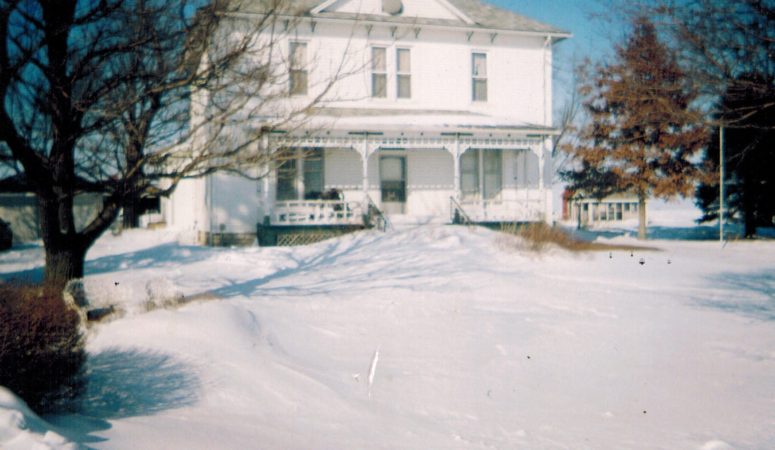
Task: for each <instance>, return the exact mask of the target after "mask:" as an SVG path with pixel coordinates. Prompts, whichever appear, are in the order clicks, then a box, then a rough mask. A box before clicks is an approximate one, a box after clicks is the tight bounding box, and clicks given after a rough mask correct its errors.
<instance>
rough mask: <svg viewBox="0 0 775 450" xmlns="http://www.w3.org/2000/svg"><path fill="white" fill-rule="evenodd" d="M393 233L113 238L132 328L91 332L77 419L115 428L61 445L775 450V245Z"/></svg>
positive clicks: (111, 272) (109, 265) (92, 269)
mask: <svg viewBox="0 0 775 450" xmlns="http://www.w3.org/2000/svg"><path fill="white" fill-rule="evenodd" d="M396 228H397V229H396V230H393V231H390V232H388V233H380V232H376V231H364V232H359V233H355V234H351V235H347V236H343V237H341V238H338V239H331V240H328V241H323V242H320V243H317V244H315V245H310V246H305V247H296V248H255V247H252V248H241V249H221V248H202V247H190V246H186V245H181V244H178V243H177V242H175V241H170V240H168V239H166V238H162V237H159V236H157V235H153V234H150V235H147V242H146V241H144V239H145V238H144V237H143V236H146V235H144V234H136V235H134V237H133V238H134V239H136V240H137V241H138V242H136V243H135V244H133V243H132V242H128V241H127V240H126V237H124V236H121V237H113V236H109V237H105V238H103V239H101V240H100V241H99V242H98V243H97V245H96V246H95V248H94V249H93V250H92V252H90V256H89V258H90V260H89V262H88V264H87V277H86V279H85V283H86V284H87V287H88V286H89V285H90V286H93V289H94V290H95V292H97V293H98V294H97V295H98V296H101V297H102V298H103V299H104V300H105V301H111V302H117V303H118V304H119V306H122V307H123V308H125V309H126V310H127V311H129V312H130V313H129V314H126V315H125V316H123V317H121V318H119V319H117V320H114V321H112V322H108V323H103V324H99V325H97V326H95V327H93V328H92V329H91V330H90V333H91V335H90V337H89V340H88V344H87V350H88V352H89V355H90V360H89V367H88V370H89V372H88V373H89V375H88V379H89V385H88V387H87V393H86V395H85V396H84V398H83V399H82V400H83V405H82V410H81V414H82V415H85V416H88V417H89V418H94V419H95V420H98V421H102V422H106V423H109V425H110V426H107V427H101V428H97V427H90V428H88V429H87V430H86V431H83V432H82V433H81V435H84V434H86V435H87V436H84V439H83V440H81V439H79V438H77V436H76V437H73V436H74V435H73V434H69V433H65V429H66V430H67V431H71V430H70V428H67V426H66V425H62V424H63V423H64V424H67V423H68V421H67V420H64V421H63V422H59V421H57V422H54V423H55V424H56V425H57V426H60V427H61V428H60V429H59V430H60V431H59V432H58V433H59V434H60V435H65V436H70V439H71V440H77V441H78V442H85V443H87V444H88V445H90V446H94V447H96V448H111V449H124V448H126V449H132V448H158V447H161V446H163V447H165V448H186V449H199V448H202V449H206V448H224V449H237V448H255V447H256V446H260V447H262V448H269V449H273V448H278V449H306V448H332V449H333V448H336V449H360V448H385V449H387V448H445V449H446V448H449V449H471V448H473V449H484V448H539V449H540V448H626V449H651V448H687V449H702V450H711V449H714V450H720V449H724V448H773V447H775V436H774V435H773V433H772V431H771V430H772V429H773V426H774V425H775V423H774V422H773V420H772V405H773V404H774V403H775V379H774V378H773V377H772V374H773V373H775V352H773V350H772V349H773V348H775V329H774V328H773V327H772V321H773V320H775V303H773V300H772V292H774V291H775V277H774V276H773V274H774V273H775V242H763V241H758V242H730V243H728V244H727V245H726V246H723V247H722V246H721V245H719V244H718V243H717V242H683V241H657V242H650V243H649V244H650V245H654V246H656V247H658V250H657V251H642V252H641V251H636V252H634V253H633V254H632V255H631V254H630V252H625V251H613V252H602V253H577V254H572V253H568V252H561V251H553V252H546V253H543V254H541V255H539V256H536V255H535V254H531V253H526V252H524V251H520V250H518V249H515V248H514V247H513V246H512V247H508V246H504V245H502V244H499V242H498V237H499V233H496V232H493V231H490V230H485V229H481V228H473V229H469V228H466V227H453V226H442V225H436V224H429V225H425V226H419V227H413V226H408V225H407V224H401V226H399V227H396ZM620 239H625V238H620ZM29 251H30V252H34V251H35V249H29ZM33 259H34V257H33V256H30V255H28V254H26V253H25V254H24V255H20V257H19V261H27V262H29V261H30V260H33ZM38 261H39V262H40V259H39V260H38ZM640 261H643V264H641V263H640ZM13 264H14V263H13V261H9V260H2V257H0V271H2V270H5V271H6V272H7V271H8V269H9V268H10V267H12V266H13ZM25 264H26V262H25ZM100 289H101V291H100ZM121 290H123V292H124V293H121V292H119V291H121ZM205 294H207V295H209V297H208V298H210V299H211V301H199V302H188V303H187V302H184V304H183V305H182V306H179V307H176V308H167V309H165V308H163V307H160V308H156V309H152V308H151V309H148V308H143V307H142V304H143V302H145V301H147V300H148V299H157V300H154V302H157V303H160V304H163V303H164V300H161V299H164V298H169V297H176V296H184V297H185V298H186V299H188V298H202V297H201V296H203V295H205ZM133 308H135V309H133ZM12 410H14V411H20V409H19V408H18V407H14V408H13V409H12ZM2 411H6V410H2ZM20 414H21V416H13V417H11V416H3V417H4V419H3V420H4V422H3V424H4V425H3V428H2V430H3V431H4V432H6V433H7V434H8V435H9V436H10V435H11V434H12V436H11V437H10V438H6V437H4V438H3V439H20V438H19V437H18V436H19V435H20V433H21V432H20V431H19V430H20V429H21V428H20V427H19V426H18V420H17V419H15V418H18V417H26V416H25V415H24V413H23V412H21V413H20ZM25 420H27V419H25ZM49 422H52V421H51V420H49ZM25 423H27V422H25ZM5 424H16V425H5ZM31 429H32V428H29V426H28V428H25V429H24V430H28V431H29V430H31ZM49 429H50V428H45V427H43V428H35V429H34V430H35V431H30V433H31V434H30V435H28V438H30V439H32V438H34V439H37V440H38V441H42V440H43V437H44V436H45V431H46V430H49ZM9 430H10V431H9ZM89 430H91V431H89ZM87 438H88V439H92V440H86V439H87ZM25 439H27V438H25ZM38 441H36V443H38ZM4 444H5V441H2V440H0V447H2V446H3V445H4ZM17 448H18V447H17Z"/></svg>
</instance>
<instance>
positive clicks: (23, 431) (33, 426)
mask: <svg viewBox="0 0 775 450" xmlns="http://www.w3.org/2000/svg"><path fill="white" fill-rule="evenodd" d="M0 448H2V449H5V450H16V449H18V450H45V449H58V450H75V449H76V448H78V447H77V446H76V444H74V443H72V442H70V441H68V440H67V439H66V438H64V437H63V436H61V435H59V434H57V433H56V432H54V431H53V430H52V427H51V425H49V424H48V423H47V422H46V421H44V420H43V419H41V418H40V417H38V416H37V415H36V414H35V413H34V412H32V410H31V409H30V408H29V407H28V406H27V404H26V403H24V401H23V400H22V399H20V398H19V397H17V396H16V395H14V393H13V392H11V391H9V390H8V389H6V388H4V387H3V386H0Z"/></svg>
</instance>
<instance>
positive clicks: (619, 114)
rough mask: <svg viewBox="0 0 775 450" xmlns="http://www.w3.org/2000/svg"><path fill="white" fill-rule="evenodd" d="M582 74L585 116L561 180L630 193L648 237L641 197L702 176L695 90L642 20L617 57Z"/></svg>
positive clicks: (666, 194) (675, 189)
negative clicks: (696, 158) (568, 167)
mask: <svg viewBox="0 0 775 450" xmlns="http://www.w3.org/2000/svg"><path fill="white" fill-rule="evenodd" d="M584 79H585V80H586V81H585V82H584V83H583V84H582V86H581V88H580V94H581V95H582V97H583V98H584V102H583V106H584V109H585V111H586V112H587V114H588V115H589V118H590V121H589V123H588V124H587V125H586V126H585V127H584V128H582V129H581V131H580V132H579V139H578V142H579V143H578V144H575V145H573V146H567V147H566V148H565V150H566V151H568V152H569V153H570V154H571V156H572V157H573V159H574V160H575V162H576V167H575V169H572V170H569V171H565V172H563V177H564V178H565V180H566V181H568V182H569V187H570V188H571V189H572V190H582V191H585V192H586V193H588V194H591V195H594V196H596V197H603V196H605V195H608V194H611V193H614V192H629V193H632V194H635V195H636V196H637V198H638V202H639V224H638V237H639V238H640V239H645V238H646V199H648V198H650V197H656V198H663V199H670V198H673V197H675V196H683V197H685V196H688V195H690V194H691V193H692V192H693V191H694V186H695V183H696V181H697V180H698V179H699V177H700V176H701V174H702V171H701V167H700V166H699V165H698V164H695V163H693V162H692V159H693V157H694V156H695V155H696V154H697V153H698V152H699V151H700V150H701V149H702V148H703V146H704V144H705V139H706V132H705V130H704V129H703V128H702V127H700V126H697V125H695V123H697V122H698V121H699V120H698V119H699V114H698V113H697V112H696V111H694V110H693V109H692V108H691V104H692V102H693V101H694V100H695V98H696V94H695V93H694V92H693V91H691V90H690V89H689V88H688V83H686V80H685V77H684V74H683V72H682V71H681V69H680V68H679V66H678V64H677V62H676V57H675V54H674V53H673V52H672V51H671V50H670V49H669V48H668V47H667V46H665V45H664V44H662V43H661V42H660V41H659V39H658V38H657V34H656V29H655V27H654V25H653V24H652V23H651V22H650V21H649V20H648V19H646V18H644V17H638V18H636V19H635V20H634V22H633V31H632V34H631V36H630V37H629V38H628V40H627V42H626V44H625V45H624V46H623V47H618V48H617V49H616V55H615V60H614V62H613V63H612V64H610V65H602V66H596V67H595V68H594V70H593V72H592V74H589V75H586V76H584Z"/></svg>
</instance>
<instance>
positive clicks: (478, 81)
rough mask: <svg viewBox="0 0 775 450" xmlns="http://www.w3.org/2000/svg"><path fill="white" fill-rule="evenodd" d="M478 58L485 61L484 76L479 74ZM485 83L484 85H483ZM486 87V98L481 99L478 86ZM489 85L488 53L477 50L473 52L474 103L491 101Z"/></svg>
mask: <svg viewBox="0 0 775 450" xmlns="http://www.w3.org/2000/svg"><path fill="white" fill-rule="evenodd" d="M477 56H481V57H483V59H484V75H481V74H479V73H477V64H476V59H477ZM482 83H483V84H482ZM480 85H483V86H484V96H483V98H480V96H479V95H477V93H478V90H477V86H480ZM488 85H489V83H488V70H487V52H485V51H479V50H475V51H472V52H471V101H472V102H474V103H487V102H488V100H489V86H488Z"/></svg>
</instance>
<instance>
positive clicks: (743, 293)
mask: <svg viewBox="0 0 775 450" xmlns="http://www.w3.org/2000/svg"><path fill="white" fill-rule="evenodd" d="M707 281H708V285H709V287H711V288H715V289H723V290H724V293H725V294H727V296H726V298H713V299H707V298H704V299H698V300H697V303H698V304H700V305H701V306H704V307H708V308H713V309H717V310H720V311H724V312H729V313H735V314H740V315H743V316H746V317H751V318H754V319H758V320H766V321H772V320H775V268H772V269H768V270H762V271H759V272H753V273H729V272H726V273H720V274H717V275H715V276H712V277H707Z"/></svg>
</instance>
